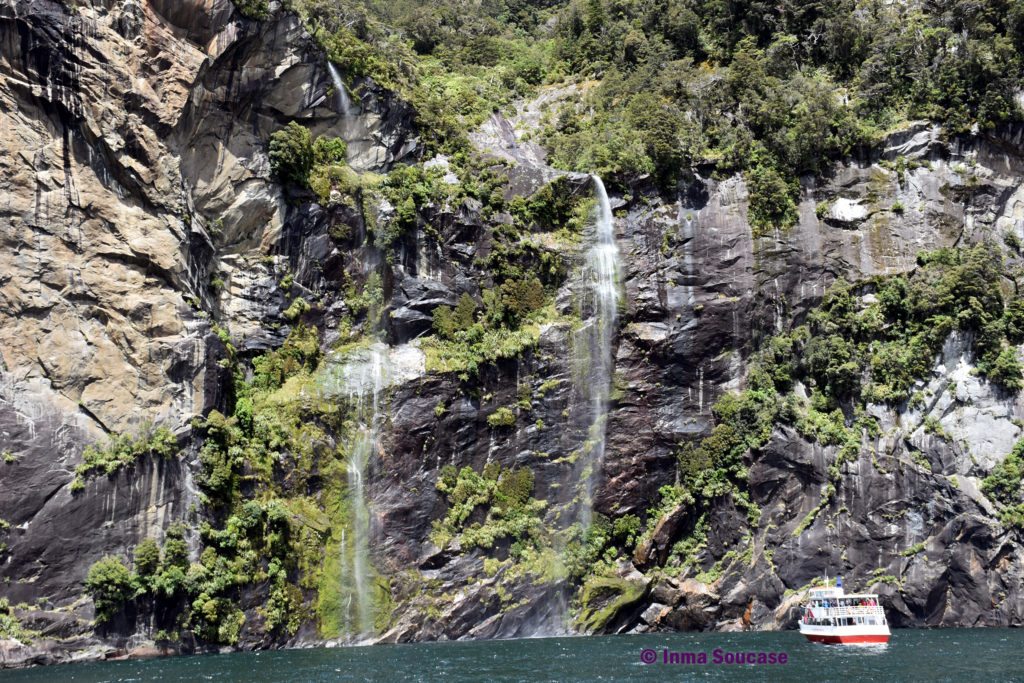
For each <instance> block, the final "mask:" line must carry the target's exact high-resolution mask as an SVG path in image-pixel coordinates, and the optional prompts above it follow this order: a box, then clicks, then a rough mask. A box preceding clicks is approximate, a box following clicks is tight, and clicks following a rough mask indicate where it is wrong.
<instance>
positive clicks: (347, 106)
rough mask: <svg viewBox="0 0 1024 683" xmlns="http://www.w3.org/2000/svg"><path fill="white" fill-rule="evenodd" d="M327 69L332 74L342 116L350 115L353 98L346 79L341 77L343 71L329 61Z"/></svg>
mask: <svg viewBox="0 0 1024 683" xmlns="http://www.w3.org/2000/svg"><path fill="white" fill-rule="evenodd" d="M327 71H328V72H329V73H330V74H331V82H332V83H333V84H334V93H335V96H336V97H337V98H338V111H339V112H341V115H342V116H348V115H349V114H350V113H351V112H352V100H351V98H349V95H348V90H347V89H346V88H345V81H343V80H342V79H341V72H340V71H338V67H336V66H334V64H332V63H331V62H327Z"/></svg>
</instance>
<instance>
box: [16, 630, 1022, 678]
mask: <svg viewBox="0 0 1024 683" xmlns="http://www.w3.org/2000/svg"><path fill="white" fill-rule="evenodd" d="M1022 646H1024V630H1019V629H943V630H934V631H905V630H898V631H895V632H894V633H893V638H892V640H891V642H890V643H889V645H888V646H885V647H880V646H871V647H841V646H827V645H816V644H812V643H807V642H805V641H804V640H803V638H801V636H800V635H799V634H798V633H796V632H795V631H786V632H782V633H732V634H725V633H676V634H656V635H635V636H600V637H589V638H550V639H534V640H506V641H476V642H448V643H422V644H416V645H377V646H372V647H353V648H334V649H310V650H282V651H274V652H259V653H249V652H246V653H233V654H223V655H200V656H195V657H171V658H166V659H156V660H147V661H127V662H102V663H93V664H70V665H63V666H55V667H42V668H36V669H28V670H22V671H7V672H0V680H2V681H3V682H4V683H8V682H10V683H28V682H33V683H35V682H40V683H41V682H43V681H46V682H47V683H49V682H51V681H60V682H61V683H70V682H72V681H74V682H75V683H78V682H82V683H100V682H107V681H111V682H114V681H117V682H122V681H123V682H126V683H127V682H135V681H218V682H224V681H297V682H305V681H374V682H375V681H388V682H391V681H455V682H458V683H463V682H465V683H479V682H480V681H487V682H492V681H493V682H505V681H550V682H552V683H563V682H571V681H617V682H618V681H669V680H671V681H807V682H811V681H842V682H848V681H874V682H877V683H883V682H886V681H956V683H969V682H973V681H986V682H987V681H992V682H996V681H1024V664H1022V661H1024V648H1022ZM715 648H720V649H721V650H723V651H728V652H737V651H755V652H757V651H764V652H785V653H786V654H787V656H788V661H787V663H786V664H782V665H778V664H777V665H774V666H772V665H763V666H750V665H746V666H736V665H733V666H729V665H725V664H719V665H715V664H713V663H711V660H712V653H713V651H714V649H715ZM645 649H649V650H654V652H655V656H656V658H657V663H655V664H644V663H642V662H641V652H642V651H643V650H645ZM665 649H668V650H670V651H674V652H693V653H699V652H704V653H706V656H707V657H708V661H709V663H708V664H705V665H700V664H693V665H680V664H663V663H661V662H662V659H663V657H664V655H663V652H664V650H665ZM648 656H650V655H648Z"/></svg>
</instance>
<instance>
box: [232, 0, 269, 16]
mask: <svg viewBox="0 0 1024 683" xmlns="http://www.w3.org/2000/svg"><path fill="white" fill-rule="evenodd" d="M234 3H235V7H237V8H238V11H239V12H241V14H242V16H244V17H245V18H246V19H254V20H256V21H263V20H264V19H266V18H267V17H269V16H270V3H269V2H267V0H234Z"/></svg>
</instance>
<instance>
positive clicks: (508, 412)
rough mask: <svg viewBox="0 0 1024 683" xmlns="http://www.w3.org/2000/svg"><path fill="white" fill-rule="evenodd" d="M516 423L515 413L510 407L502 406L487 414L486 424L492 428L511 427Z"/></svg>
mask: <svg viewBox="0 0 1024 683" xmlns="http://www.w3.org/2000/svg"><path fill="white" fill-rule="evenodd" d="M515 423H516V414H515V413H514V412H512V409H511V408H507V407H505V406H502V407H501V408H498V409H497V410H495V411H494V412H493V413H491V414H490V415H488V416H487V424H488V425H489V426H490V427H491V428H492V429H498V428H501V427H511V426H512V425H514V424H515Z"/></svg>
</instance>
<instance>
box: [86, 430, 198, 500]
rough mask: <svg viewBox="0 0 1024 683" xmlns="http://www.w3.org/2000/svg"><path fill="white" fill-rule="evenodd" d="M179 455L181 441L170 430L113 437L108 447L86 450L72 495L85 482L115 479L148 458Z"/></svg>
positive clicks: (144, 431) (87, 447) (96, 446)
mask: <svg viewBox="0 0 1024 683" xmlns="http://www.w3.org/2000/svg"><path fill="white" fill-rule="evenodd" d="M177 452H178V440H177V439H176V438H175V436H174V434H173V433H172V432H171V430H169V429H167V428H166V427H156V428H153V427H146V428H144V429H143V430H142V431H141V432H140V433H139V434H138V435H137V436H131V435H128V434H121V435H116V434H115V435H113V436H111V437H110V439H109V440H108V442H107V443H106V445H103V446H98V445H95V444H94V445H92V446H86V448H85V450H84V451H83V452H82V463H81V464H80V465H78V467H76V468H75V478H74V480H73V481H72V482H71V490H72V492H77V491H80V490H82V489H83V488H85V479H86V478H87V477H89V476H92V475H94V474H96V473H102V474H106V475H108V476H109V475H111V474H114V473H115V472H117V471H118V470H120V469H122V468H124V467H129V466H131V465H134V464H135V462H136V461H137V460H138V459H139V458H141V457H144V456H153V457H160V458H169V457H171V456H172V455H174V454H175V453H177Z"/></svg>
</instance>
